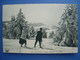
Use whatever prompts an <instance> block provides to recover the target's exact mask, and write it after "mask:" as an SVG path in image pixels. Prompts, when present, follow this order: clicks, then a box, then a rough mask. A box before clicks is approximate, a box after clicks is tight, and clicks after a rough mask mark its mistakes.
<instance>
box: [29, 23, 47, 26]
mask: <svg viewBox="0 0 80 60" xmlns="http://www.w3.org/2000/svg"><path fill="white" fill-rule="evenodd" d="M30 25H31V26H33V27H40V26H46V25H45V24H43V23H30Z"/></svg>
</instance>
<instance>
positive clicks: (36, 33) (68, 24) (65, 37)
mask: <svg viewBox="0 0 80 60" xmlns="http://www.w3.org/2000/svg"><path fill="white" fill-rule="evenodd" d="M2 15H3V21H2V22H3V26H2V30H3V52H4V53H40V54H44V53H46V54H47V53H49V54H53V53H77V52H78V8H77V5H76V4H15V5H3V14H2Z"/></svg>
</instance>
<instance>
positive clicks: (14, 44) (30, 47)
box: [3, 39, 78, 53]
mask: <svg viewBox="0 0 80 60" xmlns="http://www.w3.org/2000/svg"><path fill="white" fill-rule="evenodd" d="M34 43H35V40H27V48H25V47H20V44H19V40H17V39H15V40H14V39H3V52H4V53H77V52H78V47H61V46H55V45H54V44H53V40H52V39H43V42H42V47H43V49H41V48H39V43H38V44H37V46H36V48H34Z"/></svg>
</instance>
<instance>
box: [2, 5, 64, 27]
mask: <svg viewBox="0 0 80 60" xmlns="http://www.w3.org/2000/svg"><path fill="white" fill-rule="evenodd" d="M20 8H21V9H22V12H23V14H24V15H25V17H26V21H29V22H33V23H34V22H36V23H37V22H38V23H39V22H40V23H44V24H46V25H49V26H51V25H54V26H55V25H57V24H58V22H59V21H60V17H61V15H62V13H63V11H64V9H65V4H18V5H4V6H3V21H10V20H11V16H17V14H18V12H19V9H20Z"/></svg>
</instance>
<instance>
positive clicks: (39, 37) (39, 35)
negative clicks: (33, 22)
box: [36, 31, 42, 41]
mask: <svg viewBox="0 0 80 60" xmlns="http://www.w3.org/2000/svg"><path fill="white" fill-rule="evenodd" d="M36 40H39V41H42V32H41V31H38V32H37V36H36Z"/></svg>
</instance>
